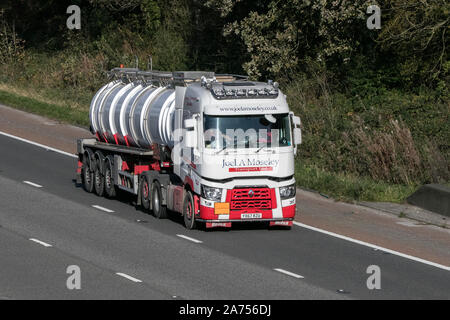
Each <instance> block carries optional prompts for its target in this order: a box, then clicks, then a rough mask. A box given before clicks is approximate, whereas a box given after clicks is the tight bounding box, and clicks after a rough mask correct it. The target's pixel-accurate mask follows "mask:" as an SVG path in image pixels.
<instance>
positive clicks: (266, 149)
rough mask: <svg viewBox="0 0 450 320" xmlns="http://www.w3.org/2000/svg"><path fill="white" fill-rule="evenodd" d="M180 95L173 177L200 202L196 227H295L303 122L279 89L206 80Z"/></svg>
mask: <svg viewBox="0 0 450 320" xmlns="http://www.w3.org/2000/svg"><path fill="white" fill-rule="evenodd" d="M178 90H179V94H180V95H183V96H184V99H183V101H182V105H180V106H179V112H176V113H175V123H178V124H180V125H182V129H183V130H182V131H184V135H179V136H178V137H177V139H175V148H174V150H175V152H174V155H175V158H174V170H175V172H176V173H178V174H179V176H180V178H181V180H182V181H183V182H184V184H185V185H188V186H189V188H190V189H191V190H192V192H193V194H194V203H195V202H198V205H197V207H198V208H197V210H196V213H197V214H196V216H195V220H196V221H198V222H204V223H206V226H207V227H230V226H231V225H232V223H233V222H244V221H267V222H269V223H270V225H272V226H274V225H280V226H291V225H292V222H293V219H294V216H295V212H296V201H295V193H296V191H295V190H296V187H295V179H294V156H295V153H296V149H297V145H298V144H300V143H301V132H300V128H299V125H300V119H299V118H298V117H295V116H294V115H293V113H292V112H290V110H289V107H288V104H287V102H286V97H285V96H284V94H283V93H282V92H281V91H280V90H279V88H278V85H277V83H272V82H268V83H261V82H252V81H242V80H235V81H230V82H219V81H217V80H216V79H206V78H203V79H202V81H201V82H197V83H194V84H191V85H189V86H187V87H185V88H179V89H178ZM177 117H180V118H181V119H177ZM177 149H178V150H177ZM177 156H178V158H176V157H177ZM194 209H195V208H194Z"/></svg>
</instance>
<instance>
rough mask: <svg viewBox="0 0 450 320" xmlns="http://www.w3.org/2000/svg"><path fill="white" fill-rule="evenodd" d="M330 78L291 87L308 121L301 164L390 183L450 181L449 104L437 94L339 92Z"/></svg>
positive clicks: (317, 76) (293, 102)
mask: <svg viewBox="0 0 450 320" xmlns="http://www.w3.org/2000/svg"><path fill="white" fill-rule="evenodd" d="M326 74H327V73H326V71H323V72H310V73H309V75H308V76H306V75H303V76H300V78H299V80H298V81H295V82H292V83H290V84H288V85H287V87H286V88H285V93H286V94H287V97H288V100H289V103H290V106H291V108H292V109H293V110H294V111H295V112H296V113H297V114H299V115H300V116H301V118H302V128H303V132H304V139H303V141H304V143H303V145H302V147H301V148H300V149H299V155H298V156H297V160H296V161H298V162H302V163H305V164H307V165H313V166H314V167H315V168H317V170H319V171H320V170H325V171H327V172H330V173H332V172H334V173H336V174H337V173H339V174H348V175H351V176H352V177H361V178H370V179H373V180H374V181H384V182H386V183H390V184H401V185H410V186H415V185H419V184H424V183H432V182H434V183H439V182H440V183H443V182H446V181H449V180H450V171H449V163H450V154H449V137H450V132H449V130H450V129H449V125H448V123H449V119H448V117H449V114H450V110H449V104H448V100H446V99H445V98H443V97H442V95H440V94H436V92H435V91H434V90H431V89H421V90H420V91H419V93H408V92H404V91H403V92H401V91H398V90H385V88H384V89H383V88H382V89H380V90H378V92H377V93H376V94H374V95H364V96H359V95H353V94H348V93H337V92H336V91H335V90H333V89H330V85H329V84H328V80H327V75H326ZM323 189H325V190H326V189H327V187H326V186H323Z"/></svg>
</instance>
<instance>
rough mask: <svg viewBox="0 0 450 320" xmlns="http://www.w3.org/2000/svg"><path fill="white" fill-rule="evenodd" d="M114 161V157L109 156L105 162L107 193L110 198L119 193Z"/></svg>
mask: <svg viewBox="0 0 450 320" xmlns="http://www.w3.org/2000/svg"><path fill="white" fill-rule="evenodd" d="M113 161H114V160H113V159H112V157H110V156H108V157H107V159H106V162H105V193H106V195H107V196H108V198H114V197H115V196H116V193H117V192H116V186H115V185H114V177H113V163H114V162H113Z"/></svg>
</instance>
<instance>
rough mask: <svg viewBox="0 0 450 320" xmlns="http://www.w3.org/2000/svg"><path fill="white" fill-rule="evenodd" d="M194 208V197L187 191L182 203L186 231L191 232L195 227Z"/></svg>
mask: <svg viewBox="0 0 450 320" xmlns="http://www.w3.org/2000/svg"><path fill="white" fill-rule="evenodd" d="M194 208H195V205H194V197H193V196H192V192H190V191H188V192H187V193H186V196H185V198H184V203H183V217H184V225H185V226H186V229H188V230H192V229H195V228H196V227H197V223H196V221H195V214H194V210H195V209H194Z"/></svg>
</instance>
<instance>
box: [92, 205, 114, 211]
mask: <svg viewBox="0 0 450 320" xmlns="http://www.w3.org/2000/svg"><path fill="white" fill-rule="evenodd" d="M92 207H94V208H95V209H98V210H102V211H105V212H108V213H113V212H114V211H113V210H110V209H107V208H103V207H100V206H97V205H95V206H92Z"/></svg>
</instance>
